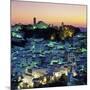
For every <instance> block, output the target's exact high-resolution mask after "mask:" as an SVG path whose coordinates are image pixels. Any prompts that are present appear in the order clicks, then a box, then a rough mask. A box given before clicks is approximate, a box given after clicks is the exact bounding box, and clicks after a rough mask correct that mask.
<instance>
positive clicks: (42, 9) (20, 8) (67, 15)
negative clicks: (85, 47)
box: [11, 1, 86, 27]
mask: <svg viewBox="0 0 90 90" xmlns="http://www.w3.org/2000/svg"><path fill="white" fill-rule="evenodd" d="M33 17H36V18H37V21H40V20H42V21H44V22H46V23H47V24H54V25H60V24H61V22H62V21H63V22H64V23H65V24H69V25H70V24H71V25H75V26H80V27H86V6H84V5H83V6H80V5H68V4H53V3H35V2H23V1H21V2H20V1H12V7H11V22H12V24H16V23H22V24H32V23H33Z"/></svg>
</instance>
